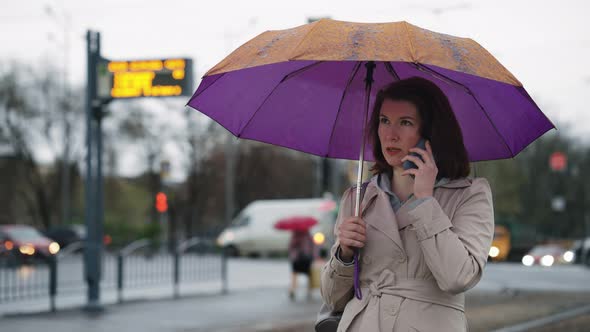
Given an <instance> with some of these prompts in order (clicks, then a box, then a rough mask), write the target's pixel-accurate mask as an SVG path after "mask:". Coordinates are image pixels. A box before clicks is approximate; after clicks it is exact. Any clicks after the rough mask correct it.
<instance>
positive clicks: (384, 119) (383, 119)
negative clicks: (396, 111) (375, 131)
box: [379, 118, 389, 124]
mask: <svg viewBox="0 0 590 332" xmlns="http://www.w3.org/2000/svg"><path fill="white" fill-rule="evenodd" d="M379 122H380V123H383V124H388V123H389V120H388V119H387V118H379Z"/></svg>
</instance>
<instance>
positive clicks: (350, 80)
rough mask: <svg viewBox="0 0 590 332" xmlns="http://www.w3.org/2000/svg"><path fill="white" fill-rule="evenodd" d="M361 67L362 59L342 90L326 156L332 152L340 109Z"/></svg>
mask: <svg viewBox="0 0 590 332" xmlns="http://www.w3.org/2000/svg"><path fill="white" fill-rule="evenodd" d="M360 67H361V61H359V62H357V64H356V66H354V67H353V68H352V72H351V75H350V77H349V78H348V82H346V88H344V91H342V97H341V98H340V104H339V105H338V112H336V119H334V123H333V124H332V129H331V130H330V139H329V140H328V146H327V148H326V151H327V152H326V156H327V155H328V153H329V152H330V146H331V145H332V138H333V137H334V127H336V123H338V118H339V117H340V111H341V110H342V104H343V103H344V98H345V97H346V92H347V91H348V88H349V87H350V85H351V84H352V81H353V80H354V77H355V76H356V73H358V71H359V69H360ZM363 140H364V138H363Z"/></svg>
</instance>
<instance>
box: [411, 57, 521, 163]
mask: <svg viewBox="0 0 590 332" xmlns="http://www.w3.org/2000/svg"><path fill="white" fill-rule="evenodd" d="M416 67H417V68H418V69H419V70H423V71H425V72H429V73H430V74H433V75H435V76H438V77H437V78H439V79H442V80H444V81H446V82H448V83H452V84H456V85H458V86H460V87H462V88H463V89H465V91H466V92H467V93H468V94H469V95H470V96H471V98H473V100H475V102H476V103H477V105H478V106H479V108H481V110H482V111H483V114H484V115H485V116H486V118H487V119H488V122H489V123H490V124H491V125H492V127H493V128H494V131H495V132H496V134H498V136H500V138H502V142H503V143H504V146H506V149H507V150H508V152H510V155H511V156H513V157H514V152H512V149H510V146H508V144H507V143H506V139H505V138H504V136H502V134H501V133H500V131H499V130H498V127H496V125H495V124H494V122H493V121H492V119H491V118H490V115H489V114H488V112H486V110H485V108H484V107H483V106H482V105H481V103H480V102H479V100H478V99H477V97H476V96H475V94H474V93H473V91H471V89H469V87H467V86H465V85H464V84H462V83H460V82H457V81H455V80H453V79H452V78H449V77H447V76H446V75H444V74H441V73H439V72H437V71H436V70H434V69H432V68H429V67H427V66H425V65H423V64H420V63H418V64H416Z"/></svg>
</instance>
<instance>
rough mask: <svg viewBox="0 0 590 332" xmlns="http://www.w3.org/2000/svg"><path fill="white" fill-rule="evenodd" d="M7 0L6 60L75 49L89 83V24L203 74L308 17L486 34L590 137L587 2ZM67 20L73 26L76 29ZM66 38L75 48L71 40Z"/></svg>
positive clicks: (125, 44) (105, 51)
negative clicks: (262, 36)
mask: <svg viewBox="0 0 590 332" xmlns="http://www.w3.org/2000/svg"><path fill="white" fill-rule="evenodd" d="M0 3H1V6H0V8H2V11H1V12H0V45H1V47H0V60H2V61H4V60H7V59H18V60H20V61H22V62H29V63H36V64H40V63H42V61H43V59H46V58H47V57H52V58H53V57H54V58H55V59H59V60H60V61H61V60H62V59H66V56H67V61H68V63H69V66H68V68H69V69H68V73H69V80H70V81H71V82H72V83H82V82H84V80H85V65H86V55H85V52H86V49H85V32H86V30H87V29H93V30H97V31H100V32H101V37H102V55H103V56H104V57H106V58H109V59H113V60H117V59H121V60H126V59H146V58H166V57H177V56H182V57H190V58H192V59H193V60H194V62H195V65H196V71H197V76H200V75H202V74H203V73H204V72H206V71H207V70H208V69H209V68H210V67H212V66H214V65H215V64H216V63H217V62H219V61H221V59H223V57H224V56H225V55H227V54H228V53H229V51H230V50H232V49H234V48H236V47H237V46H239V45H241V44H242V43H244V42H245V41H247V40H248V39H250V38H252V37H254V36H256V35H257V34H259V33H261V32H263V31H265V30H275V29H286V28H290V27H294V26H298V25H301V24H304V23H306V20H307V18H308V17H331V18H333V19H337V20H344V21H356V22H391V21H402V20H404V21H408V22H409V23H412V24H415V25H418V26H420V27H423V28H427V29H430V30H434V31H437V32H443V33H447V34H451V35H456V36H461V37H469V38H472V39H474V40H476V41H477V42H478V43H480V44H481V45H482V46H484V47H485V48H487V49H488V50H489V51H490V52H491V53H492V54H493V55H495V56H496V58H497V59H498V60H499V61H500V62H501V63H502V64H503V65H504V66H505V67H507V68H508V70H510V71H511V72H512V73H513V74H514V75H515V76H516V77H517V78H518V79H519V80H520V81H521V82H522V83H523V85H524V87H525V89H527V91H528V92H529V93H530V94H531V96H532V97H533V99H535V101H536V102H537V103H538V105H539V106H540V107H541V109H542V110H543V111H544V112H545V113H546V114H547V115H548V116H549V118H550V119H551V120H552V121H554V123H556V124H557V125H558V126H560V125H561V126H567V127H570V129H571V132H573V133H575V134H576V135H579V136H580V137H582V138H583V140H584V141H588V140H589V137H590V112H589V111H588V110H587V107H588V106H587V104H588V102H587V97H589V96H590V23H588V22H589V19H588V14H589V13H590V1H586V0H576V1H567V0H563V1H555V0H553V1H545V0H518V1H514V0H510V1H507V0H495V1H462V0H438V1H435V0H423V1H419V0H396V1H393V0H386V1H367V0H364V1H348V0H339V1H333V0H329V1H325V0H296V1H256V0H249V1H238V0H235V1H231V0H225V1H180V0H167V1H151V0H101V1H93V2H89V1H81V0H62V1H50V0H26V1H12V0H0ZM48 6H49V7H50V8H51V10H50V11H48V10H47V9H46V8H47V7H48ZM50 13H52V14H50ZM66 16H67V17H69V20H68V19H65V17H66ZM64 24H67V25H68V26H69V29H68V33H67V34H66V33H64ZM64 38H67V40H68V43H67V45H68V47H64V46H65V45H66V44H64V43H63V41H64ZM195 89H196V85H195Z"/></svg>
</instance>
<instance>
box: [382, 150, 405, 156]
mask: <svg viewBox="0 0 590 332" xmlns="http://www.w3.org/2000/svg"><path fill="white" fill-rule="evenodd" d="M401 151H402V150H400V149H396V148H387V149H385V152H386V153H387V154H388V155H390V156H395V155H397V154H398V153H400V152H401Z"/></svg>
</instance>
